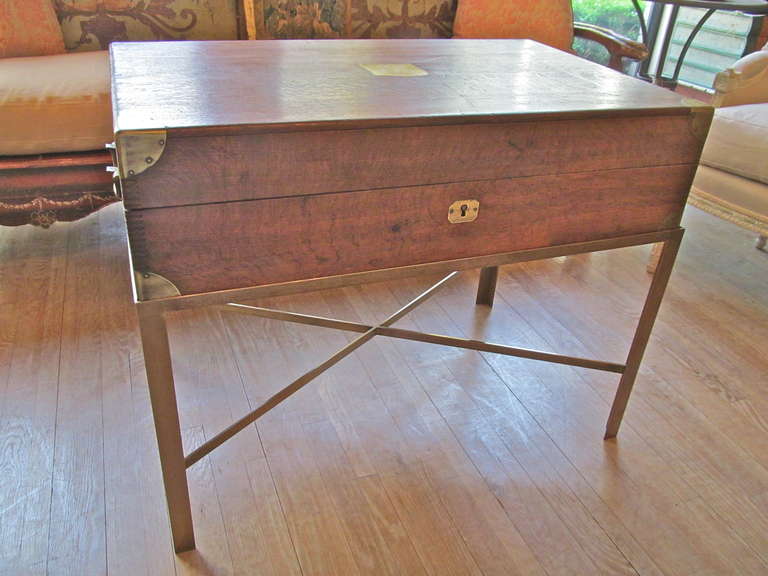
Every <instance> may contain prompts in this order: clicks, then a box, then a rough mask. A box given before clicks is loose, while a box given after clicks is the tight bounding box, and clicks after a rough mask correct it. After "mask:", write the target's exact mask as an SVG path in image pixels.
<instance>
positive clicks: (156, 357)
mask: <svg viewBox="0 0 768 576" xmlns="http://www.w3.org/2000/svg"><path fill="white" fill-rule="evenodd" d="M139 327H140V330H141V345H142V348H143V350H144V363H145V365H146V370H147V382H148V385H149V397H150V400H151V401H152V416H153V417H154V420H155V433H156V434H157V446H158V449H159V451H160V466H161V467H162V470H163V483H164V485H165V498H166V501H167V503H168V515H169V517H170V521H171V533H172V535H173V547H174V549H175V550H176V552H185V551H187V550H192V549H194V547H195V535H194V532H193V530H192V508H191V506H190V503H189V488H188V487H187V469H186V466H185V464H184V449H183V447H182V443H181V427H180V425H179V411H178V407H177V406H176V390H175V388H174V384H173V372H172V369H171V351H170V347H169V345H168V332H167V330H166V326H165V320H164V318H163V316H162V314H150V313H146V312H144V313H143V312H142V310H141V308H139Z"/></svg>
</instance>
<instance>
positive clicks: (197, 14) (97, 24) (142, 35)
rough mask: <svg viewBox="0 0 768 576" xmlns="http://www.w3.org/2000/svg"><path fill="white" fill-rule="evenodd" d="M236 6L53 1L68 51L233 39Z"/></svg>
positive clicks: (185, 0)
mask: <svg viewBox="0 0 768 576" xmlns="http://www.w3.org/2000/svg"><path fill="white" fill-rule="evenodd" d="M237 1H238V0H55V6H56V13H57V15H58V18H59V21H60V22H61V29H62V31H63V33H64V43H65V44H66V47H67V49H68V50H103V49H106V48H107V46H109V43H110V42H121V41H127V40H231V39H235V38H237Z"/></svg>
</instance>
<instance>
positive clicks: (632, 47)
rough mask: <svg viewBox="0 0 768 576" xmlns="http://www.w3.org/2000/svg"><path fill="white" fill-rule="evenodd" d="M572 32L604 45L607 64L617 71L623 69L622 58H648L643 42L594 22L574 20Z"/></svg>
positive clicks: (640, 59) (579, 36)
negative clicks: (607, 57) (608, 59)
mask: <svg viewBox="0 0 768 576" xmlns="http://www.w3.org/2000/svg"><path fill="white" fill-rule="evenodd" d="M573 33H574V36H576V37H577V38H584V39H586V40H591V41H593V42H597V43H598V44H600V45H602V46H604V47H605V49H606V50H608V53H609V54H610V56H611V60H610V62H609V66H610V67H611V68H613V69H614V70H618V71H619V72H622V71H623V69H622V60H623V59H624V58H629V59H631V60H638V61H642V60H645V59H646V58H648V48H646V46H645V44H643V43H642V42H635V41H634V40H630V39H629V38H626V37H625V36H622V35H621V34H618V33H617V32H614V31H613V30H608V29H607V28H602V27H600V26H595V25H594V24H586V23H584V22H575V23H574V24H573Z"/></svg>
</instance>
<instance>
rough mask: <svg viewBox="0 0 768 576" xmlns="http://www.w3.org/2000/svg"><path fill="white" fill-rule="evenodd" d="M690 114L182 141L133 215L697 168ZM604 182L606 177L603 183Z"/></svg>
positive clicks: (137, 186)
mask: <svg viewBox="0 0 768 576" xmlns="http://www.w3.org/2000/svg"><path fill="white" fill-rule="evenodd" d="M702 146H703V140H701V137H700V135H697V134H696V133H694V131H693V125H692V121H691V118H690V117H689V116H687V115H686V116H655V117H651V118H642V119H641V118H592V119H589V120H586V119H582V120H560V121H529V122H511V123H505V124H470V125H464V126H418V127H399V128H372V129H359V130H328V131H307V132H297V133H272V134H239V135H227V136H223V135H208V136H192V137H174V136H173V135H171V134H169V135H168V138H167V144H166V149H165V151H164V152H163V155H162V156H161V157H160V159H159V161H158V162H157V164H156V165H154V166H153V167H152V168H151V169H149V170H147V171H146V172H144V173H142V174H140V175H139V176H138V177H136V178H129V179H126V180H124V181H123V193H124V196H125V205H126V207H127V208H128V209H137V208H151V207H159V206H177V205H187V204H207V203H212V202H228V201H234V200H249V199H253V198H272V197H282V196H286V197H287V196H302V195H308V194H322V193H326V192H341V191H348V190H367V189H372V188H393V187H402V186H415V185H422V184H439V183H451V182H462V181H465V182H466V181H472V180H487V179H497V178H516V177H522V176H536V175H543V174H564V173H573V172H587V171H596V170H611V169H616V168H636V167H645V166H659V165H675V164H691V165H692V164H696V163H697V162H698V158H699V154H700V152H701V147H702ZM595 178H596V179H598V177H597V176H596V177H595Z"/></svg>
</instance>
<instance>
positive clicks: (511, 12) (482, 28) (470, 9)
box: [453, 0, 573, 51]
mask: <svg viewBox="0 0 768 576" xmlns="http://www.w3.org/2000/svg"><path fill="white" fill-rule="evenodd" d="M453 33H454V38H530V39H532V40H536V41H537V42H541V43H543V44H548V45H550V46H554V47H555V48H559V49H560V50H568V51H570V50H571V44H573V10H572V8H571V2H570V0H546V1H544V2H542V1H541V0H459V6H458V8H457V9H456V20H455V22H454V24H453Z"/></svg>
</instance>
